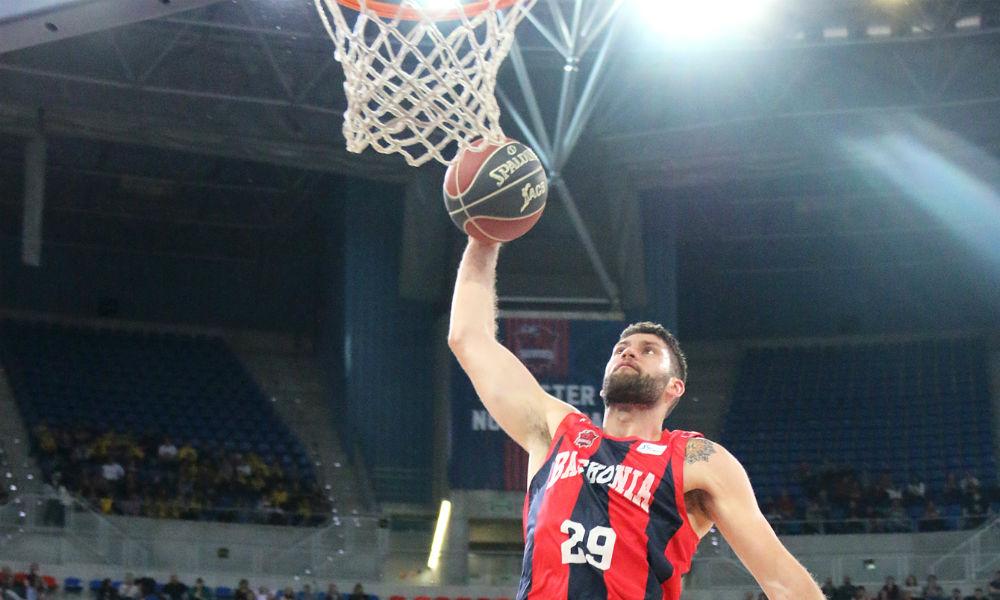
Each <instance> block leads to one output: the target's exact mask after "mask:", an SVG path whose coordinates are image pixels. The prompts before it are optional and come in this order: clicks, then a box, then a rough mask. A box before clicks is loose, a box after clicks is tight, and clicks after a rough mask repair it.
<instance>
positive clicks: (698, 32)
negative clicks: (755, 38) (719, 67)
mask: <svg viewBox="0 0 1000 600" xmlns="http://www.w3.org/2000/svg"><path fill="white" fill-rule="evenodd" d="M771 3H772V0H718V1H716V2H691V1H690V0H640V1H639V2H637V4H638V5H639V10H640V12H641V14H642V15H643V20H644V21H645V22H646V23H648V24H649V25H650V27H651V28H652V29H654V30H656V31H657V32H658V33H660V34H662V35H664V36H665V37H666V38H668V39H670V40H675V41H677V40H689V41H696V40H706V39H709V38H718V37H725V36H729V35H732V34H733V33H738V32H740V31H744V32H745V31H750V30H753V29H754V28H755V27H754V26H755V25H757V24H758V23H759V21H760V19H761V18H762V17H763V16H764V15H765V14H766V13H767V12H768V11H767V9H768V8H769V7H770V4H771Z"/></svg>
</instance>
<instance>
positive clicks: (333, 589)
mask: <svg viewBox="0 0 1000 600" xmlns="http://www.w3.org/2000/svg"><path fill="white" fill-rule="evenodd" d="M997 572H998V573H1000V571H997ZM339 598H340V590H338V589H337V584H336V583H333V582H332V581H331V582H330V583H329V584H328V585H327V586H326V600H339Z"/></svg>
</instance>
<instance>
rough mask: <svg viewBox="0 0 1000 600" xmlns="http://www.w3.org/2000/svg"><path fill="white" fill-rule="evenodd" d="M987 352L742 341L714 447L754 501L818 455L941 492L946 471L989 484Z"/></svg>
mask: <svg viewBox="0 0 1000 600" xmlns="http://www.w3.org/2000/svg"><path fill="white" fill-rule="evenodd" d="M987 373H988V371H987V348H986V344H985V342H984V341H982V340H978V339H943V340H926V341H924V340H921V341H911V342H900V343H871V344H844V345H823V346H803V347H782V348H751V349H749V350H748V351H747V353H746V355H745V358H744V361H743V363H742V366H741V369H740V372H739V375H738V377H737V382H736V385H735V389H734V395H733V403H732V407H731V409H730V411H729V414H728V416H727V419H726V423H725V426H724V430H723V436H722V437H723V443H724V444H725V445H726V446H727V447H728V448H729V449H730V451H732V452H733V454H734V455H735V456H737V457H738V458H739V459H740V460H741V461H742V462H743V463H744V465H745V466H746V468H747V471H748V473H749V474H750V476H751V481H752V482H753V483H754V487H755V488H756V489H757V491H758V497H763V496H765V495H776V494H777V492H778V489H779V488H781V487H786V488H788V489H789V491H790V492H791V493H792V494H793V495H798V494H800V493H801V490H798V489H796V488H795V486H794V482H795V475H794V473H795V469H796V467H797V466H798V465H799V464H800V463H802V462H803V461H806V462H809V463H810V464H812V465H813V466H814V468H815V466H816V465H819V464H820V463H821V462H822V461H823V460H824V459H828V460H830V461H832V462H833V463H836V464H838V465H842V464H850V465H853V466H854V467H855V468H857V469H858V470H859V471H868V472H870V473H871V474H872V475H877V474H881V473H883V472H888V473H890V474H891V475H892V476H893V477H894V479H895V481H897V482H899V483H905V482H906V481H908V476H909V474H911V473H913V474H917V475H919V476H921V477H922V478H923V480H924V481H925V482H926V484H927V486H928V488H929V490H931V491H937V490H940V489H941V487H942V485H943V482H944V478H945V475H946V474H947V473H948V472H949V471H951V472H954V473H955V475H956V476H959V477H961V475H962V474H963V473H964V472H965V470H967V469H968V470H970V471H972V472H973V473H974V474H975V475H977V476H978V477H979V478H980V480H981V482H982V484H983V485H984V486H987V487H992V486H995V485H996V463H995V460H994V454H995V448H994V443H993V431H992V423H993V417H992V414H991V408H990V404H991V403H990V398H989V391H988V383H987V382H988V374H987Z"/></svg>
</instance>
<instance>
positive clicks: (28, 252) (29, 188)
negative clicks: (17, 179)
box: [21, 111, 45, 267]
mask: <svg viewBox="0 0 1000 600" xmlns="http://www.w3.org/2000/svg"><path fill="white" fill-rule="evenodd" d="M42 128H43V123H42V111H38V133H36V134H35V136H34V137H33V138H31V139H30V140H28V143H27V145H26V146H25V149H24V219H23V221H22V224H21V261H22V262H24V264H26V265H28V266H30V267H40V266H42V210H43V208H44V207H45V134H44V133H43V129H42Z"/></svg>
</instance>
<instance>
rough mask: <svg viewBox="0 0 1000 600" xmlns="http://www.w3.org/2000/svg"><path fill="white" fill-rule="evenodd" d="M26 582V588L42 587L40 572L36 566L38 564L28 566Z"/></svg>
mask: <svg viewBox="0 0 1000 600" xmlns="http://www.w3.org/2000/svg"><path fill="white" fill-rule="evenodd" d="M26 581H27V584H26V586H25V587H26V588H37V587H38V586H43V587H44V585H45V582H44V581H43V578H42V571H41V568H40V567H39V566H38V563H36V562H33V563H31V564H30V565H28V576H27V577H26Z"/></svg>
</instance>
